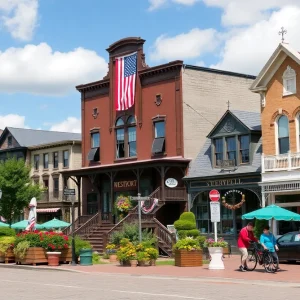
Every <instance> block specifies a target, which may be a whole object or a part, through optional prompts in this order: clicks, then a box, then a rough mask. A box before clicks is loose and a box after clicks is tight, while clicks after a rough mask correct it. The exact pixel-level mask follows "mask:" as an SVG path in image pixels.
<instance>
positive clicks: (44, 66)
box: [0, 43, 107, 95]
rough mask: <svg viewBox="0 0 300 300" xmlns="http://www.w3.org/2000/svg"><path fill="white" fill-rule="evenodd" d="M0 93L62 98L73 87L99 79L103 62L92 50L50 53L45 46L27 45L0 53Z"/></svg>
mask: <svg viewBox="0 0 300 300" xmlns="http://www.w3.org/2000/svg"><path fill="white" fill-rule="evenodd" d="M0 66H1V68H0V92H7V93H16V92H22V93H32V94H39V95H63V94H66V93H68V92H69V91H73V90H74V89H75V86H76V85H78V84H81V83H87V82H91V81H96V80H100V79H102V77H103V76H104V75H105V74H106V72H107V63H106V62H105V59H104V58H102V57H101V56H98V55H97V53H96V52H95V51H91V50H88V49H84V48H77V49H74V50H73V51H70V52H59V51H53V50H52V48H51V47H50V46H49V45H48V44H46V43H41V44H39V45H30V44H28V45H26V46H25V47H24V48H9V49H7V50H5V51H4V52H0Z"/></svg>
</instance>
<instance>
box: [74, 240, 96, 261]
mask: <svg viewBox="0 0 300 300" xmlns="http://www.w3.org/2000/svg"><path fill="white" fill-rule="evenodd" d="M92 248H93V247H92V245H91V243H90V242H89V241H85V240H83V239H81V238H80V237H79V236H75V254H76V256H77V257H79V255H80V250H82V249H92Z"/></svg>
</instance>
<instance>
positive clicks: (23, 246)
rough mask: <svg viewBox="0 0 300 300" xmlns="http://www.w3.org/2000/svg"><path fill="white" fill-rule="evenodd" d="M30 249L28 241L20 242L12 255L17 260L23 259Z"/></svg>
mask: <svg viewBox="0 0 300 300" xmlns="http://www.w3.org/2000/svg"><path fill="white" fill-rule="evenodd" d="M29 247H30V243H29V242H28V241H25V240H24V241H21V242H20V243H18V244H17V246H15V248H14V254H15V256H16V257H18V258H21V259H23V258H25V256H26V252H27V250H28V249H29Z"/></svg>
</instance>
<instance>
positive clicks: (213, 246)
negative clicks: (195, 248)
mask: <svg viewBox="0 0 300 300" xmlns="http://www.w3.org/2000/svg"><path fill="white" fill-rule="evenodd" d="M204 247H207V248H208V251H209V255H210V257H211V261H210V263H209V266H208V268H209V269H210V270H223V269H225V267H224V263H223V260H222V258H223V248H226V247H228V243H227V242H225V241H224V239H223V238H219V239H218V240H217V241H215V240H214V239H212V238H209V239H207V240H205V242H204Z"/></svg>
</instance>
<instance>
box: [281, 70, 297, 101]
mask: <svg viewBox="0 0 300 300" xmlns="http://www.w3.org/2000/svg"><path fill="white" fill-rule="evenodd" d="M282 79H283V96H286V95H292V94H295V93H296V88H297V87H296V72H295V70H293V69H292V68H291V67H290V66H288V67H287V68H286V70H285V71H284V73H283V76H282Z"/></svg>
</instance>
